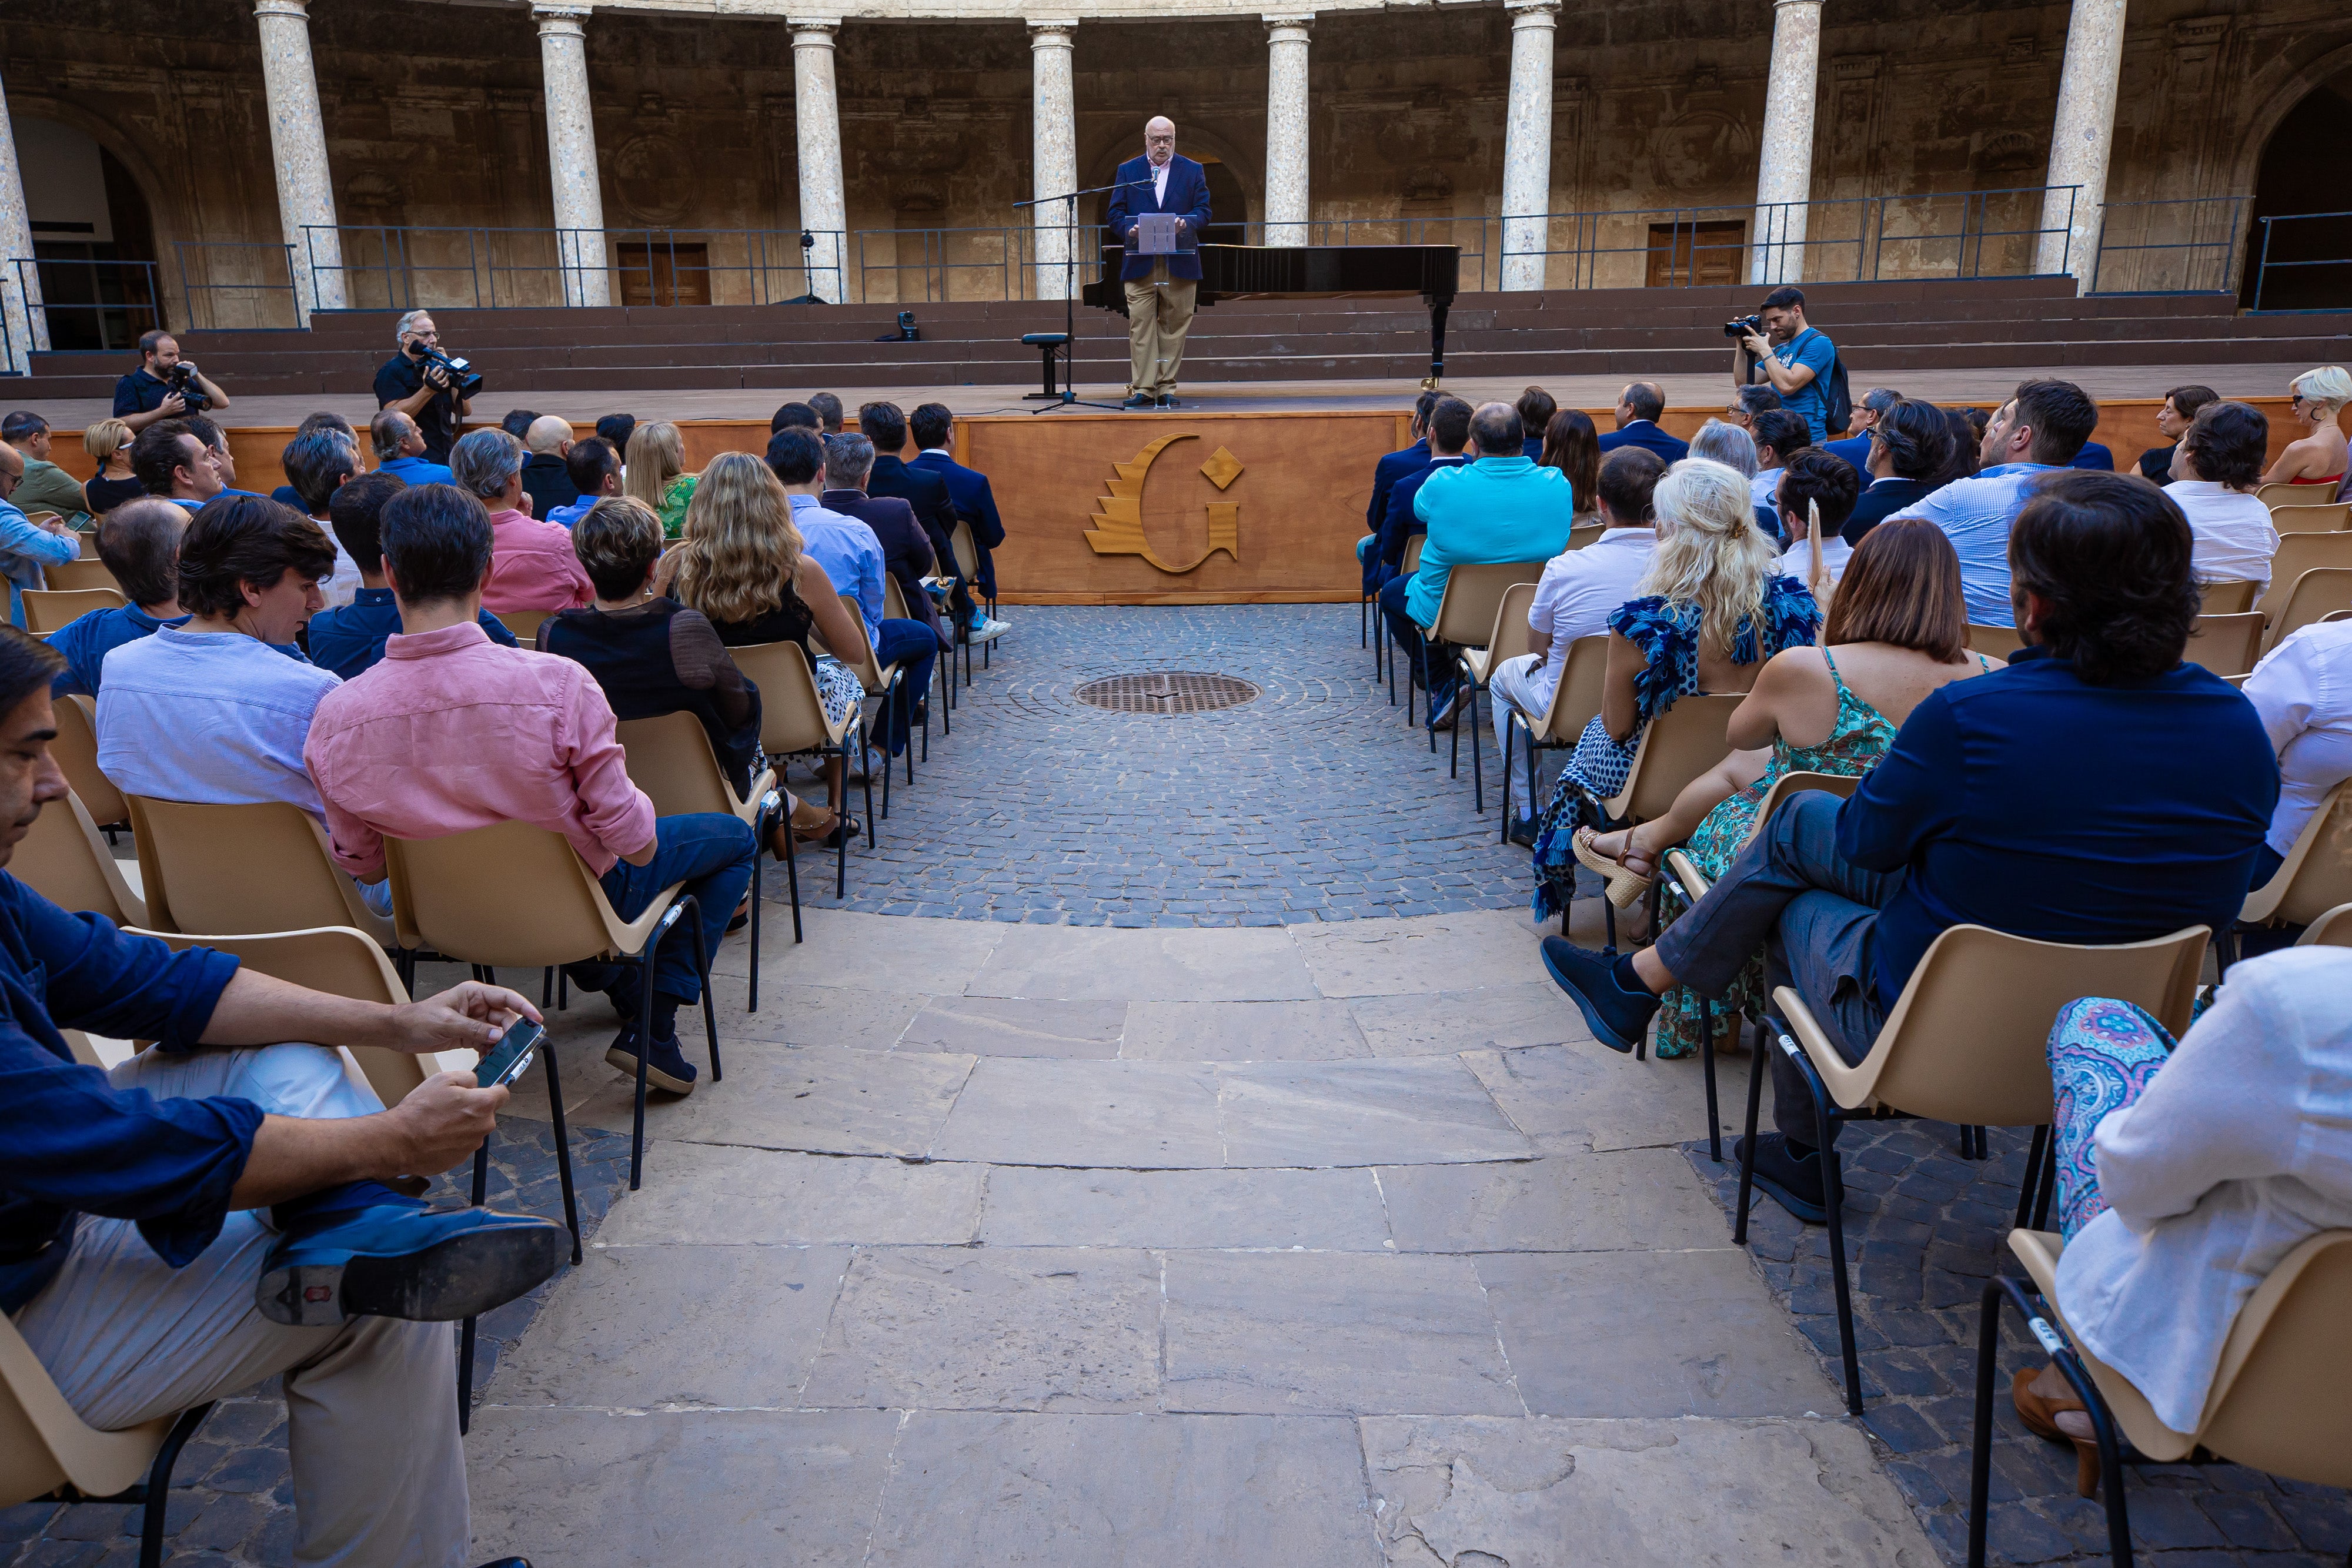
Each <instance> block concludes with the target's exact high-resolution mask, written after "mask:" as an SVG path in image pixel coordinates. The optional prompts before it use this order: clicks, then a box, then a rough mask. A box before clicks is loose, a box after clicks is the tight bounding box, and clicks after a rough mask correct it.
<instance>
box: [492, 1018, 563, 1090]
mask: <svg viewBox="0 0 2352 1568" xmlns="http://www.w3.org/2000/svg"><path fill="white" fill-rule="evenodd" d="M546 1038H547V1030H545V1029H544V1028H542V1027H541V1026H540V1025H538V1024H535V1023H533V1022H531V1021H530V1019H525V1018H519V1019H515V1020H514V1022H512V1023H510V1024H509V1025H507V1032H506V1033H505V1034H503V1035H501V1036H499V1042H498V1043H497V1044H496V1045H494V1046H492V1047H490V1049H489V1050H488V1051H484V1052H483V1053H482V1060H481V1061H478V1062H476V1063H475V1064H474V1082H476V1083H477V1084H478V1085H480V1086H481V1087H482V1088H484V1089H489V1088H494V1087H496V1086H497V1085H499V1084H501V1083H512V1082H514V1081H515V1080H516V1079H518V1078H520V1077H521V1076H522V1075H523V1074H524V1073H525V1072H527V1071H530V1064H531V1060H532V1058H534V1057H535V1056H537V1055H538V1053H539V1042H540V1041H541V1040H545V1039H546Z"/></svg>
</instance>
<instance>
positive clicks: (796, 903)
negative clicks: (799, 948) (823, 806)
mask: <svg viewBox="0 0 2352 1568" xmlns="http://www.w3.org/2000/svg"><path fill="white" fill-rule="evenodd" d="M784 885H785V886H786V887H788V888H790V889H791V890H792V895H793V942H795V943H797V942H799V941H800V939H801V844H800V841H799V840H798V839H796V838H794V837H793V824H792V821H791V819H790V817H789V816H787V817H786V819H785V821H784Z"/></svg>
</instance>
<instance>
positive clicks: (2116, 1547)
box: [2036, 1162, 2132, 1568]
mask: <svg viewBox="0 0 2352 1568" xmlns="http://www.w3.org/2000/svg"><path fill="white" fill-rule="evenodd" d="M2053 1163H2054V1162H2053ZM2045 1326H2046V1325H2045ZM2036 1337H2039V1336H2038V1335H2037V1336H2036ZM2053 1337H2054V1335H2053ZM2060 1343H2062V1344H2063V1341H2061V1342H2060ZM2050 1359H2051V1361H2052V1363H2053V1364H2055V1365H2056V1366H2057V1368H2058V1370H2059V1372H2060V1373H2061V1374H2062V1375H2063V1376H2064V1377H2065V1379H2066V1381H2067V1382H2068V1383H2069V1384H2070V1385H2073V1387H2074V1397H2075V1398H2077V1399H2079V1400H2081V1401H2082V1402H2083V1409H2084V1414H2086V1415H2088V1416H2090V1417H2091V1430H2092V1432H2093V1434H2094V1435H2095V1436H2096V1437H2097V1438H2098V1442H2099V1491H2100V1494H2101V1497H2102V1500H2104V1501H2105V1503H2106V1505H2107V1557H2108V1560H2109V1561H2110V1562H2112V1563H2114V1564H2115V1568H2132V1543H2131V1511H2130V1510H2129V1509H2128V1508H2127V1507H2126V1505H2125V1502H2124V1445H2123V1439H2122V1437H2120V1436H2119V1435H2118V1434H2117V1433H2116V1418H2115V1416H2114V1415H2113V1414H2112V1413H2111V1412H2109V1410H2108V1409H2107V1402H2106V1401H2105V1399H2102V1398H2101V1397H2100V1396H2099V1390H2098V1385H2096V1384H2094V1383H2093V1382H2092V1381H2091V1375H2090V1373H2089V1372H2088V1371H2086V1370H2085V1369H2084V1365H2083V1363H2082V1360H2081V1358H2080V1357H2078V1356H2076V1355H2075V1354H2074V1351H2073V1350H2072V1349H2071V1348H2070V1349H2061V1350H2058V1351H2056V1352H2054V1353H2053V1354H2052V1355H2051V1357H2050Z"/></svg>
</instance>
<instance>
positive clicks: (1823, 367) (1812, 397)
mask: <svg viewBox="0 0 2352 1568" xmlns="http://www.w3.org/2000/svg"><path fill="white" fill-rule="evenodd" d="M1758 314H1759V315H1761V316H1762V317H1763V318H1764V330H1763V332H1762V333H1761V334H1759V333H1755V332H1750V333H1748V336H1746V337H1745V338H1742V339H1741V340H1739V352H1738V354H1737V355H1736V356H1734V358H1733V361H1732V381H1733V382H1734V384H1736V385H1742V386H1745V385H1748V384H1751V383H1752V384H1756V385H1762V384H1764V383H1765V382H1770V383H1771V387H1772V390H1773V391H1774V392H1779V393H1780V406H1781V407H1783V408H1785V409H1787V410H1788V411H1789V412H1790V413H1794V414H1798V415H1801V416H1802V418H1803V419H1804V422H1805V426H1806V428H1807V429H1809V430H1811V432H1812V435H1813V444H1815V445H1816V446H1818V445H1820V444H1822V443H1823V442H1825V441H1827V440H1828V439H1829V438H1830V436H1831V435H1832V434H1833V432H1832V431H1831V429H1830V397H1829V377H1830V367H1831V366H1832V364H1835V363H1836V362H1837V345H1836V344H1834V343H1832V342H1831V341H1830V340H1829V338H1828V336H1827V335H1826V334H1824V333H1822V332H1821V331H1819V330H1817V329H1814V328H1811V327H1808V326H1806V325H1805V296H1804V294H1803V292H1802V291H1801V290H1799V289H1795V288H1776V289H1774V290H1772V292H1771V293H1769V294H1768V295H1766V296H1765V297H1764V308H1763V309H1762V310H1760V311H1759V312H1758Z"/></svg>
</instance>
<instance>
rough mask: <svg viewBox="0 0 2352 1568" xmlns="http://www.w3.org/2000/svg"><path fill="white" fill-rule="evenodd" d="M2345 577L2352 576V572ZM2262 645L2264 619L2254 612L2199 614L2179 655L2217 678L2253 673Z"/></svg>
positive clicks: (2260, 654)
mask: <svg viewBox="0 0 2352 1568" xmlns="http://www.w3.org/2000/svg"><path fill="white" fill-rule="evenodd" d="M2345 575H2346V576H2347V577H2352V572H2347V573H2346V574H2345ZM2248 586H2249V587H2251V586H2252V584H2248ZM2262 645H2263V618H2262V617H2261V616H2259V615H2257V614H2255V613H2254V612H2252V611H2251V610H2249V611H2247V612H2245V613H2244V614H2242V615H2200V616H2199V617H2198V618H2197V621H2196V623H2195V624H2194V625H2193V626H2191V627H2190V628H2189V645H2188V646H2187V647H2186V648H2184V649H2182V650H2181V653H2180V656H2181V657H2182V658H2183V659H2186V660H2187V661H2188V662H2189V663H2190V664H2197V665H2200V666H2202V667H2203V668H2204V669H2207V670H2210V672H2212V673H2213V674H2217V675H2244V674H2252V672H2253V668H2254V661H2255V660H2256V659H2258V658H2260V657H2261V656H2262Z"/></svg>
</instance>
